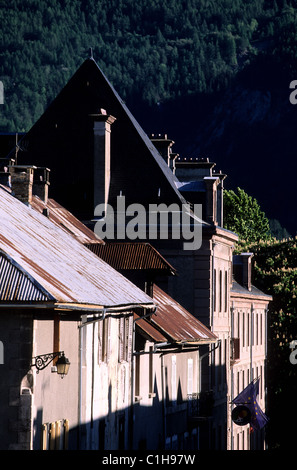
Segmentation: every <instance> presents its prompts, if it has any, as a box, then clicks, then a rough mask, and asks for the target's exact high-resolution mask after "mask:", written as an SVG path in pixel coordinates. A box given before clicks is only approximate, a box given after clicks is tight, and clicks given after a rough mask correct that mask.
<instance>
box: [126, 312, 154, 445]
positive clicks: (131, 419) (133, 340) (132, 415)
mask: <svg viewBox="0 0 297 470" xmlns="http://www.w3.org/2000/svg"><path fill="white" fill-rule="evenodd" d="M156 311H157V307H155V308H154V309H152V311H151V310H149V312H148V313H146V314H145V315H143V316H141V317H139V318H136V319H135V320H134V319H133V332H132V346H131V348H132V356H131V397H130V423H129V427H130V432H129V437H130V446H129V448H130V449H132V448H133V441H134V409H133V407H134V388H135V381H134V373H135V366H134V361H135V356H136V353H135V326H136V322H137V321H139V320H142V319H143V318H147V317H151V316H152V315H155V313H156Z"/></svg>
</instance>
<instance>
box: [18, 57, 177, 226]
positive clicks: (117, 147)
mask: <svg viewBox="0 0 297 470" xmlns="http://www.w3.org/2000/svg"><path fill="white" fill-rule="evenodd" d="M100 108H103V109H106V111H107V113H108V114H111V115H113V116H114V117H115V118H116V121H115V122H114V124H113V125H112V129H111V186H110V200H109V203H110V204H111V205H112V206H113V207H115V201H116V196H118V195H119V193H120V191H121V192H122V195H123V196H125V198H126V204H127V205H128V204H130V203H132V202H133V203H134V202H138V203H139V204H143V205H145V206H146V205H147V204H149V203H154V202H155V203H157V202H164V203H166V204H171V203H178V204H179V205H181V204H182V203H183V202H185V201H184V198H183V196H182V195H181V194H180V193H179V191H178V189H177V187H176V178H175V177H174V175H173V173H172V171H171V170H170V169H169V168H168V166H167V165H166V163H165V161H164V160H163V158H162V157H161V156H160V154H159V152H158V151H157V150H156V148H155V146H154V145H153V144H152V142H151V141H150V139H149V138H148V136H147V135H146V134H145V132H144V131H143V130H142V128H141V127H140V125H139V124H138V122H137V121H136V120H135V118H134V117H133V116H132V114H131V113H130V111H129V110H128V108H127V107H126V105H125V103H124V102H123V101H122V99H121V98H120V97H119V95H118V94H117V92H116V91H115V90H114V88H113V87H112V85H111V84H110V82H109V81H108V80H107V78H106V77H105V75H104V74H103V72H102V71H101V70H100V68H99V67H98V65H97V63H96V62H95V61H94V60H93V59H87V60H86V61H85V62H84V63H83V64H82V65H81V67H80V68H79V69H78V70H77V72H76V73H75V74H74V75H73V77H72V78H71V79H70V80H69V82H68V83H67V84H66V86H65V87H64V88H63V89H62V91H61V92H60V93H59V95H58V96H57V97H56V98H55V100H54V101H53V102H52V103H51V105H50V106H49V107H48V109H47V110H46V111H45V112H44V114H43V115H42V116H41V118H40V119H39V120H38V121H37V122H36V123H35V125H34V126H33V127H32V128H31V130H30V131H29V132H28V133H27V134H26V135H25V136H24V137H23V138H22V139H21V140H20V142H19V145H20V148H21V149H22V151H19V153H18V162H17V163H18V164H30V165H31V164H33V165H36V166H46V167H49V168H50V169H51V170H52V173H51V194H52V197H53V198H54V199H56V200H58V201H59V202H60V203H61V204H62V205H63V206H65V207H66V208H67V209H68V210H70V211H71V212H72V213H73V214H74V215H76V216H77V217H78V218H79V219H80V220H88V219H89V218H91V217H93V215H94V212H93V122H92V119H91V117H90V114H94V113H98V112H99V109H100ZM158 194H160V199H158ZM85 207H88V211H87V212H86V210H85Z"/></svg>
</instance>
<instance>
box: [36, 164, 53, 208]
mask: <svg viewBox="0 0 297 470" xmlns="http://www.w3.org/2000/svg"><path fill="white" fill-rule="evenodd" d="M49 174H50V170H49V169H48V168H45V167H38V168H35V170H34V176H33V188H32V191H33V194H34V196H38V197H39V198H40V199H41V200H42V201H43V202H44V203H45V204H47V201H48V187H49V185H50V181H49Z"/></svg>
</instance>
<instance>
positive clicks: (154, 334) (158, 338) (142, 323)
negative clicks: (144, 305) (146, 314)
mask: <svg viewBox="0 0 297 470" xmlns="http://www.w3.org/2000/svg"><path fill="white" fill-rule="evenodd" d="M134 321H136V326H137V327H139V328H140V330H141V331H142V333H143V334H144V335H145V336H146V337H148V338H149V339H151V340H153V341H155V342H156V343H164V342H166V341H167V338H166V337H165V336H164V335H162V333H161V332H160V331H159V330H158V329H157V328H156V327H155V326H153V325H152V324H151V323H150V322H148V321H147V320H145V319H144V318H141V317H140V316H139V315H137V314H136V313H134Z"/></svg>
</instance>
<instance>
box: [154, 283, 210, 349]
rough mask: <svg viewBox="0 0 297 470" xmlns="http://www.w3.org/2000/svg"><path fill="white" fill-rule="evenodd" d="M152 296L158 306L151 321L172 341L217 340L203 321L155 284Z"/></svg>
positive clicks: (207, 341) (200, 341) (197, 341)
mask: <svg viewBox="0 0 297 470" xmlns="http://www.w3.org/2000/svg"><path fill="white" fill-rule="evenodd" d="M153 298H154V301H155V302H156V304H157V305H158V307H157V311H156V314H155V315H153V316H152V318H151V323H152V325H153V326H156V327H158V329H159V330H160V331H161V332H162V334H163V335H166V336H168V337H169V338H171V340H172V341H174V342H176V343H200V344H201V343H210V342H215V341H216V340H217V337H216V335H215V334H214V333H212V332H211V331H210V330H209V329H208V328H207V327H206V326H205V325H203V323H201V322H200V321H199V320H198V319H197V318H196V317H194V316H193V315H192V314H191V313H190V312H188V311H187V310H186V309H185V308H184V307H182V306H181V305H180V304H179V303H178V302H176V301H175V300H174V299H172V298H171V297H170V296H169V295H168V294H166V293H165V292H164V291H163V290H162V289H160V287H158V286H156V285H154V294H153Z"/></svg>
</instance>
